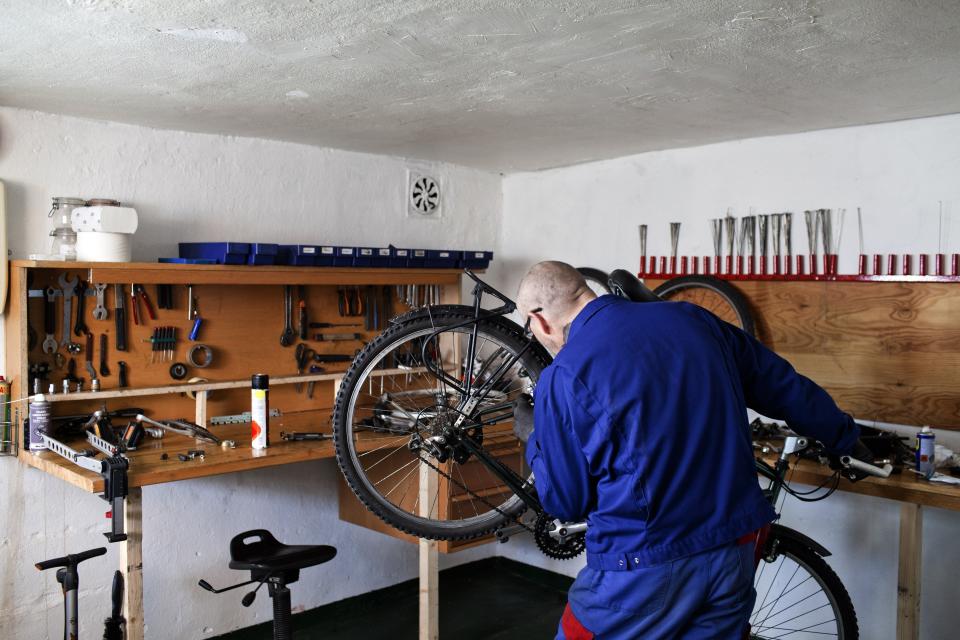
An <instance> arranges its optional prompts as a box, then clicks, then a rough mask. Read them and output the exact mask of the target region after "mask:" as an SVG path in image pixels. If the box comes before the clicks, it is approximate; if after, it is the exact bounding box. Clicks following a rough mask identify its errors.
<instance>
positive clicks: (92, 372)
mask: <svg viewBox="0 0 960 640" xmlns="http://www.w3.org/2000/svg"><path fill="white" fill-rule="evenodd" d="M84 357H85V358H86V361H85V362H84V363H83V366H85V367H86V368H87V373H89V374H90V382H91V383H92V382H93V381H94V380H96V379H97V370H96V369H94V367H93V334H92V333H88V334H87V352H86V353H85V354H84ZM91 386H92V385H91Z"/></svg>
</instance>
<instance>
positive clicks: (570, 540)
mask: <svg viewBox="0 0 960 640" xmlns="http://www.w3.org/2000/svg"><path fill="white" fill-rule="evenodd" d="M565 532H566V529H565V528H564V525H563V524H562V523H561V522H560V521H558V520H554V519H553V518H551V517H550V516H548V515H547V514H545V513H541V514H540V515H539V516H538V517H537V522H536V524H534V527H533V539H534V540H535V541H536V543H537V546H538V547H539V548H540V551H542V552H543V555H545V556H547V557H549V558H553V559H555V560H569V559H571V558H576V557H577V556H578V555H580V554H581V553H583V551H584V549H585V548H586V533H585V531H579V532H576V533H565Z"/></svg>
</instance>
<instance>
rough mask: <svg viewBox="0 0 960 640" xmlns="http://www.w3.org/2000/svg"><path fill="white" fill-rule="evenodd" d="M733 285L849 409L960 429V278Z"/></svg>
mask: <svg viewBox="0 0 960 640" xmlns="http://www.w3.org/2000/svg"><path fill="white" fill-rule="evenodd" d="M660 282H661V281H657V280H648V281H647V283H648V285H649V286H652V287H656V286H657V285H659V284H660ZM730 284H731V285H733V286H734V287H736V288H737V289H739V290H740V291H741V292H742V293H743V294H744V295H745V296H746V297H747V299H748V300H749V301H750V304H751V306H752V308H753V311H754V315H755V318H756V321H757V337H758V338H760V340H761V341H763V343H764V344H766V345H767V346H769V347H770V348H772V349H774V350H775V351H776V352H777V353H779V354H780V355H782V356H783V357H785V358H786V359H787V360H789V361H790V362H791V363H793V365H794V366H795V367H796V368H797V370H798V371H800V372H801V373H803V374H804V375H806V376H809V377H810V378H812V379H813V380H815V381H816V382H817V383H819V384H821V385H822V386H823V387H824V388H826V389H827V390H828V391H829V392H830V393H831V394H832V395H833V396H834V398H835V399H836V400H837V402H838V404H839V405H840V406H841V407H842V408H843V409H844V410H846V411H848V412H850V413H852V414H853V415H855V416H856V417H858V418H861V419H865V420H880V421H884V422H895V423H902V424H914V425H923V424H929V425H931V426H933V427H937V428H941V429H960V386H958V385H957V380H960V320H958V319H960V283H955V282H802V281H732V282H731V283H730Z"/></svg>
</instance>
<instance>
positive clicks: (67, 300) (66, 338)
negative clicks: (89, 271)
mask: <svg viewBox="0 0 960 640" xmlns="http://www.w3.org/2000/svg"><path fill="white" fill-rule="evenodd" d="M57 282H59V283H60V289H61V291H63V327H61V332H60V336H61V337H60V344H62V345H64V346H66V344H67V343H68V342H70V323H71V322H72V321H73V314H72V313H71V311H72V310H73V298H74V296H76V295H77V283H78V282H80V278H78V277H77V276H73V279H72V280H67V274H65V273H61V274H60V278H59V280H58V281H57Z"/></svg>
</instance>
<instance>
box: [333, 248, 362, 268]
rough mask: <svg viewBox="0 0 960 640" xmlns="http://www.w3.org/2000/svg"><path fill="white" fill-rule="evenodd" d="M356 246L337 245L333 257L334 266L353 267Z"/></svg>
mask: <svg viewBox="0 0 960 640" xmlns="http://www.w3.org/2000/svg"><path fill="white" fill-rule="evenodd" d="M356 253H357V248H356V247H336V250H335V252H334V257H333V266H335V267H352V266H353V260H354V258H356Z"/></svg>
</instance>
